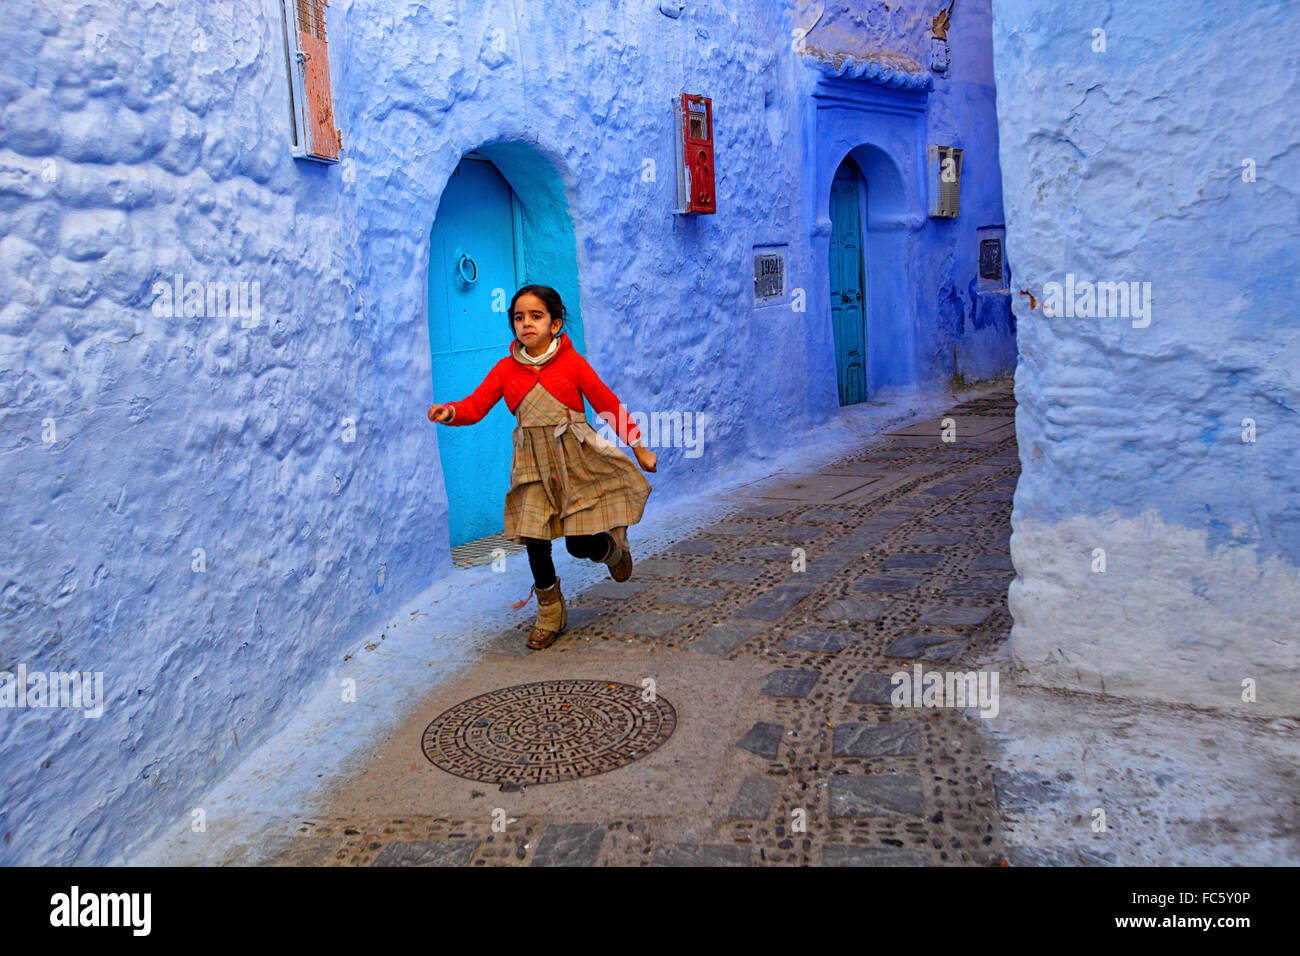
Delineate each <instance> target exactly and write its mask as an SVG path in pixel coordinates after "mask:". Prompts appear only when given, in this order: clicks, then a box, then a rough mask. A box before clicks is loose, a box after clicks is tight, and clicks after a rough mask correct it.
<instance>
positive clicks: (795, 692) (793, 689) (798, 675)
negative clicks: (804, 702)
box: [759, 670, 822, 697]
mask: <svg viewBox="0 0 1300 956" xmlns="http://www.w3.org/2000/svg"><path fill="white" fill-rule="evenodd" d="M821 676H822V672H821V671H816V670H784V671H773V672H772V673H770V674H768V675H767V682H766V683H764V684H763V689H762V690H761V691H759V693H761V694H766V695H767V696H769V697H807V696H808V693H809V691H811V690H812V689H813V687H814V686H816V684H817V681H819V680H821Z"/></svg>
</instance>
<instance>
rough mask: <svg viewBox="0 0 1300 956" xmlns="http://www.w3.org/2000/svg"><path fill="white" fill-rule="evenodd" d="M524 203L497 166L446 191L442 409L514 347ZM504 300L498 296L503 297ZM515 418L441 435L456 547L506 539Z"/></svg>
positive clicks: (459, 171) (457, 177)
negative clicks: (519, 213) (511, 312)
mask: <svg viewBox="0 0 1300 956" xmlns="http://www.w3.org/2000/svg"><path fill="white" fill-rule="evenodd" d="M515 202H516V199H515V196H514V193H513V191H512V190H511V188H510V184H509V183H507V182H506V181H505V179H504V178H503V177H502V175H501V174H500V173H499V172H498V171H497V169H496V167H495V166H493V165H492V163H490V162H488V161H487V160H484V159H477V158H473V157H471V156H465V157H463V158H462V159H461V161H460V164H459V165H458V166H457V167H456V171H455V172H454V173H453V174H452V176H451V178H450V180H448V182H447V188H446V190H444V192H443V194H442V201H441V203H440V204H439V206H438V216H437V218H436V219H435V220H434V223H433V228H432V230H430V233H429V345H430V349H431V350H432V353H433V395H434V400H435V401H437V402H451V401H456V400H457V399H461V398H464V397H465V396H466V395H468V394H469V393H470V392H472V391H473V390H474V389H475V388H477V387H478V385H479V383H480V382H482V381H483V377H484V376H485V375H487V373H488V372H489V371H490V370H491V368H492V366H493V365H494V364H496V363H497V362H498V361H500V360H501V359H502V358H503V357H505V355H506V354H507V353H506V349H507V347H508V346H509V344H510V341H511V339H513V338H514V336H513V334H512V333H511V331H510V327H509V326H508V325H507V323H506V314H505V312H504V311H501V312H494V311H493V310H492V305H493V296H494V290H504V295H505V300H504V302H501V303H500V305H501V307H502V308H503V309H504V308H505V307H508V306H509V304H510V296H512V295H514V293H515V290H516V289H517V288H518V287H519V283H518V275H517V271H516V264H517V262H518V261H519V259H520V256H519V255H518V254H519V253H520V252H521V250H519V249H518V243H519V242H520V238H521V237H519V236H518V234H517V232H516V229H515ZM498 295H499V294H498ZM514 426H515V419H514V416H512V415H511V414H510V411H509V409H507V408H506V404H505V401H504V399H503V400H502V401H500V402H498V403H497V405H496V407H495V408H494V409H493V410H492V411H491V412H490V413H489V414H488V416H487V417H486V418H484V419H483V420H482V421H481V422H479V423H477V424H475V425H471V426H467V427H464V428H455V427H452V428H439V429H438V448H439V451H440V453H441V457H442V473H443V479H444V481H445V482H446V487H447V499H448V502H449V504H450V509H451V516H450V522H451V546H452V547H456V546H457V545H460V544H464V543H465V542H466V541H473V540H475V539H477V538H483V537H486V536H488V535H490V534H495V533H499V532H500V531H502V530H503V522H504V511H505V499H506V491H507V489H508V488H509V487H510V456H511V449H512V444H511V431H512V430H513V428H514Z"/></svg>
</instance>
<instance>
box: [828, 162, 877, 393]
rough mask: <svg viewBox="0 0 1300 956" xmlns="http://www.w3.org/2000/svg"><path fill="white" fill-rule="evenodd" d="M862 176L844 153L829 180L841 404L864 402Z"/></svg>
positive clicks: (833, 310) (833, 309)
mask: <svg viewBox="0 0 1300 956" xmlns="http://www.w3.org/2000/svg"><path fill="white" fill-rule="evenodd" d="M862 190H863V181H862V175H861V173H860V171H859V170H858V164H857V163H855V162H854V161H853V157H852V156H845V157H844V161H843V162H842V163H840V167H839V169H837V170H836V171H835V178H834V179H833V180H832V181H831V202H830V215H831V251H830V261H829V264H830V278H831V324H832V328H833V330H834V334H835V371H836V380H837V384H838V387H839V397H840V404H841V405H855V404H857V403H858V402H865V401H866V400H867V395H868V392H867V321H866V301H867V299H866V295H865V291H866V269H865V264H864V261H863V255H862V213H861V206H862V203H861V201H860V199H861V193H862Z"/></svg>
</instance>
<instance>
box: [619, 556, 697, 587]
mask: <svg viewBox="0 0 1300 956" xmlns="http://www.w3.org/2000/svg"><path fill="white" fill-rule="evenodd" d="M634 557H635V555H634ZM687 567H688V565H687V563H686V562H685V561H674V560H673V559H672V558H659V557H655V558H647V559H646V560H644V561H637V562H636V563H635V565H634V566H633V568H632V573H633V574H634V575H635V576H636V577H637V578H642V579H644V578H647V577H649V578H671V577H675V576H676V575H678V574H681V573H682V572H683V571H685V570H686V568H687ZM627 583H628V584H631V583H632V582H631V581H628V582H627Z"/></svg>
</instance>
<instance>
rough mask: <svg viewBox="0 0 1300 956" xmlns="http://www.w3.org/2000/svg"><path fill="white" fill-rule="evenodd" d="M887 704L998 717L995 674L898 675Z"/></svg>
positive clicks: (915, 671) (917, 668)
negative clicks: (974, 711)
mask: <svg viewBox="0 0 1300 956" xmlns="http://www.w3.org/2000/svg"><path fill="white" fill-rule="evenodd" d="M889 682H890V683H891V684H893V685H894V690H893V692H892V693H891V694H890V695H889V702H890V703H891V704H893V705H894V706H895V707H978V708H979V710H980V716H981V717H996V716H997V715H998V672H997V671H965V672H962V671H937V670H933V671H926V672H925V673H924V674H922V673H921V665H920V664H914V665H912V673H910V674H909V673H908V672H907V671H897V672H896V673H894V674H893V676H891V677H890V678H889Z"/></svg>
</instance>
